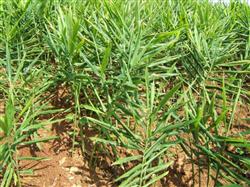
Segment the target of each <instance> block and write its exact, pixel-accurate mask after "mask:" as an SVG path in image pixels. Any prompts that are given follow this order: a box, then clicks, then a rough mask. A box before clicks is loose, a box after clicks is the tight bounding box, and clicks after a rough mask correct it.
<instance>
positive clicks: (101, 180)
mask: <svg viewBox="0 0 250 187" xmlns="http://www.w3.org/2000/svg"><path fill="white" fill-rule="evenodd" d="M3 111H4V107H3V104H1V102H0V114H3ZM244 118H249V108H248V106H239V107H238V110H237V112H236V116H235V119H234V126H233V129H232V131H231V133H232V134H238V133H239V132H242V131H245V130H247V129H249V126H250V125H249V121H246V120H244ZM70 128H72V125H71V124H67V123H65V122H62V123H59V124H53V125H50V126H47V127H46V128H45V129H41V130H39V131H38V136H41V137H48V136H58V139H55V140H51V141H48V142H46V143H41V144H39V145H38V147H40V148H38V147H34V146H31V147H30V146H29V147H22V148H20V149H19V156H23V157H29V156H35V157H46V158H47V159H46V160H42V161H20V169H31V170H33V174H32V175H30V174H29V175H28V174H27V175H23V176H22V182H23V186H24V187H111V186H117V185H116V184H114V183H113V181H114V179H115V178H116V177H117V171H115V170H114V168H112V166H111V161H110V160H108V161H107V162H101V161H98V163H96V164H93V163H92V161H90V159H89V157H87V156H86V155H85V156H83V155H82V152H81V151H80V150H81V149H80V148H79V147H77V146H76V147H75V149H74V151H72V142H71V140H72V137H70V135H69V134H68V132H69V131H70V130H72V129H70ZM89 133H90V134H89V136H93V134H91V133H93V132H89ZM87 149H88V150H91V149H93V147H92V145H91V144H88V145H87ZM170 151H171V152H172V153H173V154H175V155H176V156H175V157H174V160H175V161H174V164H173V166H171V167H170V169H169V174H168V175H167V177H166V178H164V179H163V180H161V181H160V182H158V183H157V184H156V185H155V187H158V186H159V187H163V186H170V187H191V186H199V184H198V179H199V177H200V178H201V179H202V180H201V186H206V185H207V183H206V181H207V176H208V175H207V171H206V169H204V170H203V172H202V173H201V176H199V175H198V167H197V166H195V167H194V171H195V174H194V176H193V174H192V163H191V161H190V159H189V158H187V156H186V155H185V153H184V152H183V151H182V149H181V148H180V147H174V148H172V149H171V150H170ZM193 177H194V179H195V182H196V184H193ZM221 182H223V181H221ZM209 186H214V183H213V180H212V179H210V182H209Z"/></svg>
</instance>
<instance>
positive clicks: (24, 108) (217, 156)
mask: <svg viewBox="0 0 250 187" xmlns="http://www.w3.org/2000/svg"><path fill="white" fill-rule="evenodd" d="M249 32H250V7H249V6H248V5H247V4H245V3H237V2H236V1H232V2H231V3H230V4H229V5H223V4H211V3H209V2H208V1H203V0H200V1H199V0H178V1H177V0H8V1H5V0H0V99H1V100H0V104H1V105H5V107H4V108H5V109H4V113H1V118H0V143H1V144H0V176H1V178H0V181H1V187H5V186H10V185H11V184H14V185H17V186H21V184H22V182H21V181H22V180H21V179H22V174H24V173H27V172H28V171H23V170H21V169H20V168H19V167H18V163H19V161H20V160H22V159H27V160H29V159H33V160H40V159H42V158H35V157H30V158H22V157H19V155H18V149H19V148H20V147H21V146H25V145H30V144H34V145H37V144H39V142H43V141H47V140H50V139H53V138H56V137H45V138H39V137H38V136H37V130H38V129H40V128H46V125H47V124H49V123H55V122H58V121H60V120H65V118H67V121H70V120H72V122H71V124H72V132H69V133H70V134H72V142H73V147H72V149H74V146H75V145H77V144H80V145H81V149H82V151H83V158H84V157H85V156H88V155H93V154H95V153H96V152H98V151H99V152H102V153H105V154H108V155H109V157H110V158H111V159H112V161H113V166H114V167H117V168H122V171H123V172H122V173H121V175H120V176H116V178H117V179H116V181H114V182H115V183H116V184H117V185H120V186H151V185H152V184H154V183H155V182H157V181H159V180H161V179H163V178H164V177H165V176H167V175H168V168H169V167H170V166H171V165H172V164H173V162H174V157H173V156H172V154H173V151H171V153H170V151H169V149H170V148H172V147H179V148H180V149H183V150H184V152H185V154H186V155H187V156H188V157H189V158H190V159H191V160H192V161H193V162H192V164H193V165H195V164H197V165H198V166H199V171H198V172H199V173H200V172H202V171H204V170H205V171H206V172H207V179H206V180H207V185H208V184H209V181H211V180H213V181H215V184H216V185H220V183H221V180H222V181H227V183H228V184H237V183H238V184H242V185H248V184H250V179H249V169H250V160H249V150H250V141H249V139H248V138H249V133H250V131H249V128H247V129H243V130H242V129H241V130H239V129H238V130H232V129H234V128H237V127H236V126H237V120H236V118H237V119H238V118H242V119H241V120H243V121H244V122H243V123H245V124H249V118H247V114H246V115H245V116H237V115H238V114H237V111H238V110H239V107H240V106H243V107H245V108H246V110H245V111H246V112H247V111H249V72H250V33H249ZM61 87H63V88H64V89H66V90H67V97H65V98H63V101H64V103H62V106H61V105H60V106H61V107H60V106H54V105H53V97H52V95H54V93H55V92H57V91H58V89H60V88H61ZM58 113H66V114H67V115H65V117H60V118H58V117H56V115H53V114H58ZM44 116H47V117H46V118H43V117H44ZM48 116H49V117H48ZM45 119H46V120H45ZM86 128H88V129H92V130H94V131H95V132H98V133H96V135H95V136H93V137H87V138H88V139H89V140H91V141H92V143H93V145H94V147H93V150H87V149H86V148H85V143H86V142H85V141H84V140H85V139H86V137H85V129H86ZM76 137H77V138H76ZM79 140H80V141H79ZM229 146H233V147H234V148H235V149H234V150H233V151H232V150H229V149H228V147H229ZM120 151H123V152H125V153H126V154H122V155H120V154H119V153H120ZM125 155H127V156H125ZM129 163H130V166H131V164H132V167H128V164H129ZM200 180H201V179H200ZM199 182H200V181H199Z"/></svg>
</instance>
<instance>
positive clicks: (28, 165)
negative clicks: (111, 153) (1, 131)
mask: <svg viewBox="0 0 250 187" xmlns="http://www.w3.org/2000/svg"><path fill="white" fill-rule="evenodd" d="M64 125H65V126H64ZM67 128H68V127H66V124H57V125H56V126H51V127H50V128H48V129H44V130H41V131H39V135H40V136H45V135H46V136H54V135H57V136H58V135H59V139H57V140H53V141H49V142H46V143H42V144H41V145H40V146H41V147H42V148H41V150H39V149H35V148H32V147H24V148H21V149H20V152H19V154H20V155H22V156H36V157H47V158H48V160H44V161H39V162H37V161H21V163H20V168H21V169H33V170H34V174H33V175H26V176H23V179H22V181H23V182H24V185H23V186H25V187H29V186H33V187H62V186H65V187H85V186H86V187H99V186H100V187H102V186H103V187H109V186H113V185H112V180H113V178H112V176H111V175H112V174H110V173H109V172H107V171H104V170H102V169H100V168H99V167H96V168H93V164H92V166H90V163H89V162H88V160H87V159H84V158H83V156H82V154H81V151H80V148H78V147H76V148H75V149H74V151H70V150H72V146H71V145H72V144H71V142H70V137H69V136H68V135H67V133H66V130H67ZM58 132H60V133H58Z"/></svg>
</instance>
